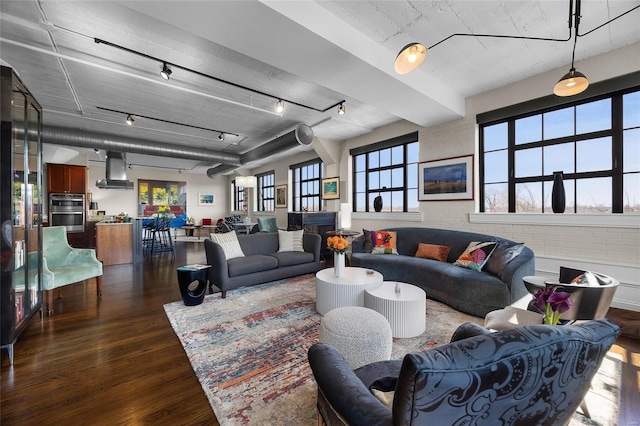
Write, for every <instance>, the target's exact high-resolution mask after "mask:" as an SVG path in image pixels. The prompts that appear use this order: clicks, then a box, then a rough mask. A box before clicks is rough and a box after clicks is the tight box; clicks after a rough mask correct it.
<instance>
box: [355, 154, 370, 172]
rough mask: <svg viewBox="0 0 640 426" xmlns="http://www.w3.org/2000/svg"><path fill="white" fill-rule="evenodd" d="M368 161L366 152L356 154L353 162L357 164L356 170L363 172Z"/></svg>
mask: <svg viewBox="0 0 640 426" xmlns="http://www.w3.org/2000/svg"><path fill="white" fill-rule="evenodd" d="M366 161H367V158H366V156H365V155H364V154H363V155H356V156H355V157H354V159H353V162H354V164H355V171H356V172H363V171H364V170H365V168H366V165H367V163H366Z"/></svg>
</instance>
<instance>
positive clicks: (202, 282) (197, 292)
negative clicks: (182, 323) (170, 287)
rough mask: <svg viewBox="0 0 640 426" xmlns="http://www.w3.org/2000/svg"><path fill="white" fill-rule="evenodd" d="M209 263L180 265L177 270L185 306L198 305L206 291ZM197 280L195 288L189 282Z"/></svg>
mask: <svg viewBox="0 0 640 426" xmlns="http://www.w3.org/2000/svg"><path fill="white" fill-rule="evenodd" d="M210 267H211V266H210V265H197V266H189V265H187V266H180V267H179V268H177V271H178V286H180V294H181V295H182V301H183V302H184V304H185V305H187V306H194V305H199V304H201V303H202V301H203V300H204V296H205V294H206V293H207V272H208V269H209V268H210ZM196 281H197V282H198V285H197V286H196V287H195V288H192V286H191V284H193V283H195V282H196Z"/></svg>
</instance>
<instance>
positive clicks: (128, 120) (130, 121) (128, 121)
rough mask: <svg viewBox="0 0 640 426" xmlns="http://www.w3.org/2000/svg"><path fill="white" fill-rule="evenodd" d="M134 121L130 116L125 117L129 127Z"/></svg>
mask: <svg viewBox="0 0 640 426" xmlns="http://www.w3.org/2000/svg"><path fill="white" fill-rule="evenodd" d="M134 121H135V120H134V119H133V117H132V116H131V114H129V115H127V124H128V125H129V126H133V122H134Z"/></svg>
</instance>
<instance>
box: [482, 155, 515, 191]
mask: <svg viewBox="0 0 640 426" xmlns="http://www.w3.org/2000/svg"><path fill="white" fill-rule="evenodd" d="M507 154H508V151H507V150H505V149H503V150H501V151H494V152H488V153H486V154H485V155H484V181H485V182H487V183H493V182H506V181H507V179H509V168H508V166H509V163H508V160H507Z"/></svg>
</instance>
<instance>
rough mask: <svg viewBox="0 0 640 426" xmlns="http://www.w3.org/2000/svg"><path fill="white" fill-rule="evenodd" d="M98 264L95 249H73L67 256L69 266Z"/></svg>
mask: <svg viewBox="0 0 640 426" xmlns="http://www.w3.org/2000/svg"><path fill="white" fill-rule="evenodd" d="M91 263H94V264H98V263H100V262H99V261H98V258H97V257H96V251H95V250H94V249H81V248H72V249H71V251H70V252H69V256H67V262H66V264H67V265H84V264H91Z"/></svg>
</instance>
